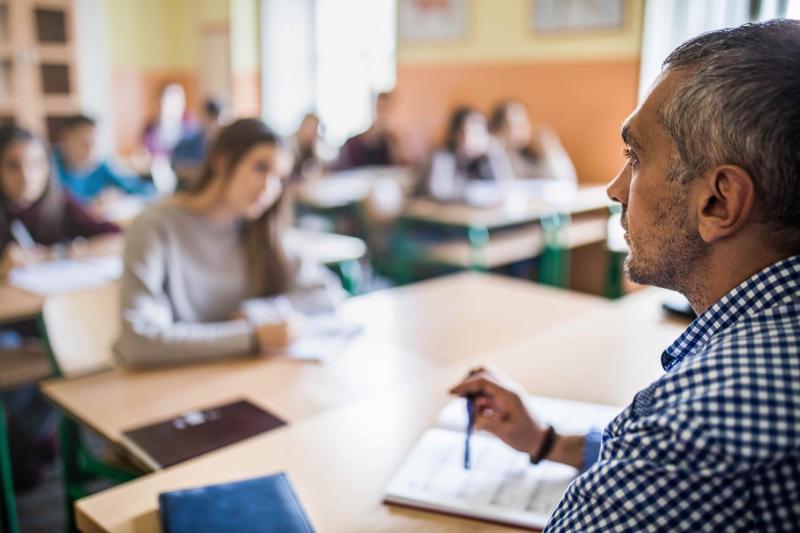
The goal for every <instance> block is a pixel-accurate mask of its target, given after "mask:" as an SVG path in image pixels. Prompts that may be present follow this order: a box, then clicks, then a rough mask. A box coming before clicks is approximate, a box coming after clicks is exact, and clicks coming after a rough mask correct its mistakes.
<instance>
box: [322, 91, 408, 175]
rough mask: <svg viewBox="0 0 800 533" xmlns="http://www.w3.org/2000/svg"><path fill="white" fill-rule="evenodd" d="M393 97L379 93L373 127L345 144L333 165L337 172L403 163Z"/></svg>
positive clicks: (389, 94) (390, 94)
mask: <svg viewBox="0 0 800 533" xmlns="http://www.w3.org/2000/svg"><path fill="white" fill-rule="evenodd" d="M392 98H393V97H392V93H380V94H378V96H377V98H376V99H375V118H374V120H373V121H372V126H370V127H369V129H368V130H367V131H365V132H364V133H360V134H358V135H356V136H355V137H351V138H350V139H348V140H347V142H345V143H344V145H343V146H342V149H341V150H340V151H339V158H338V159H337V160H336V162H335V163H334V164H333V168H334V170H347V169H349V168H356V167H364V166H389V165H402V164H403V162H404V157H403V155H402V154H401V150H400V145H399V143H398V140H397V135H396V133H395V131H394V124H393V122H394V114H393V112H394V108H393V101H392Z"/></svg>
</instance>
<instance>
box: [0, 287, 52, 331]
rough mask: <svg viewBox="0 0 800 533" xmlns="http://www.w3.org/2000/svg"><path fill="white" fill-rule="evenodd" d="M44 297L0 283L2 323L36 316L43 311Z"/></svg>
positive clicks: (0, 315)
mask: <svg viewBox="0 0 800 533" xmlns="http://www.w3.org/2000/svg"><path fill="white" fill-rule="evenodd" d="M43 303H44V297H43V296H41V295H39V294H34V293H32V292H28V291H25V290H22V289H18V288H16V287H12V286H11V285H7V284H5V283H0V324H2V323H7V322H16V321H18V320H25V319H27V318H34V317H35V316H36V315H38V314H39V313H40V312H41V311H42V304H43Z"/></svg>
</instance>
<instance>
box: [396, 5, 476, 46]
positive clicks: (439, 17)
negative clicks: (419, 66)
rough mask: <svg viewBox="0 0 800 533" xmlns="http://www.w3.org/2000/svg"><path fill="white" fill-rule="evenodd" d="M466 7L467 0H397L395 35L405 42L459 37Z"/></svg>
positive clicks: (462, 34)
mask: <svg viewBox="0 0 800 533" xmlns="http://www.w3.org/2000/svg"><path fill="white" fill-rule="evenodd" d="M468 8H469V1H468V0H398V2H397V24H398V36H399V37H400V40H402V41H406V42H418V41H457V40H459V39H463V38H464V37H466V35H467V26H468V18H469V17H468Z"/></svg>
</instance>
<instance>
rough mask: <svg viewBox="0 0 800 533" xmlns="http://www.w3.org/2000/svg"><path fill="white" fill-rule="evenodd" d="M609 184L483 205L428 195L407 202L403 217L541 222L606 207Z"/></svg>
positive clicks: (485, 223) (476, 223) (460, 222)
mask: <svg viewBox="0 0 800 533" xmlns="http://www.w3.org/2000/svg"><path fill="white" fill-rule="evenodd" d="M611 203H612V202H611V201H610V200H609V198H608V195H607V194H606V188H605V186H602V185H601V186H592V187H583V188H579V189H577V190H576V191H575V193H574V195H568V196H562V197H557V198H553V199H550V200H548V199H546V198H537V197H530V198H529V197H526V196H524V195H512V196H509V197H508V200H507V201H505V202H504V203H503V204H501V205H498V206H496V207H490V208H481V207H472V206H469V205H464V204H456V203H453V204H443V203H440V202H435V201H433V200H430V199H426V198H414V199H411V200H409V201H408V202H407V203H406V208H405V210H404V212H403V217H404V218H406V219H410V220H417V221H422V222H429V223H433V224H442V225H448V226H457V227H464V228H470V227H483V228H486V229H490V230H491V229H497V228H502V227H508V226H516V225H520V224H528V223H531V222H537V221H538V220H540V219H541V218H542V217H544V216H546V215H549V214H553V213H570V214H573V215H575V214H579V213H586V212H590V211H597V210H604V209H607V208H608V207H609V206H610V205H611Z"/></svg>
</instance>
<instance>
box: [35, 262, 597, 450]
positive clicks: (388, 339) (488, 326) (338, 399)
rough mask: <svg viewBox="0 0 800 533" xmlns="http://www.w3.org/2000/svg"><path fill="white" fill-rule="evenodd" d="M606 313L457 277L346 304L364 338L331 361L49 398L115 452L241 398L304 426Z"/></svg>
mask: <svg viewBox="0 0 800 533" xmlns="http://www.w3.org/2000/svg"><path fill="white" fill-rule="evenodd" d="M603 303H604V302H603V301H602V300H601V299H599V298H594V297H592V296H584V295H580V294H574V293H569V292H566V291H560V290H557V289H550V288H544V287H538V286H536V285H533V284H531V283H528V282H523V281H519V280H512V279H508V278H504V277H501V276H493V275H479V274H470V273H466V274H458V275H455V276H449V277H446V278H439V279H436V280H432V281H429V282H425V283H420V284H416V285H413V286H408V287H403V288H398V289H389V290H386V291H380V292H376V293H372V294H369V295H365V296H361V297H356V298H353V299H351V300H349V301H348V302H347V303H346V304H345V306H344V308H343V310H342V312H343V315H344V316H345V317H346V318H348V319H349V320H353V321H356V322H359V323H361V324H363V325H364V331H363V332H362V334H361V335H360V336H359V337H358V338H357V339H355V340H354V341H353V343H352V344H351V345H350V346H349V347H348V349H347V350H346V352H345V353H343V354H341V355H340V356H339V357H336V358H334V359H332V360H329V361H324V362H321V363H313V362H300V361H292V360H286V359H281V358H279V357H273V358H265V359H257V358H253V357H243V358H242V359H238V360H233V361H227V362H219V363H213V364H202V365H192V366H185V367H171V368H166V369H160V370H151V371H132V370H126V369H122V368H118V369H114V370H111V371H108V372H104V373H101V374H96V375H92V376H86V377H83V378H78V379H72V380H63V379H54V380H49V381H46V382H44V383H43V384H42V390H43V391H44V393H45V394H46V395H47V396H48V397H49V398H50V399H51V400H53V401H54V402H56V403H57V404H58V405H59V406H61V407H62V408H64V409H65V410H66V411H68V412H69V413H70V414H71V415H72V416H74V417H75V418H76V419H78V420H79V421H81V422H82V423H84V424H86V425H87V426H89V427H90V428H92V429H94V430H95V431H97V432H98V433H100V434H101V435H102V436H104V437H105V438H107V439H108V440H109V441H111V442H112V443H119V441H120V436H121V433H122V431H123V430H125V429H129V428H132V427H136V426H139V425H142V424H147V423H152V422H155V421H158V420H162V419H164V418H168V417H171V416H175V415H178V414H180V413H181V412H183V411H186V410H189V409H193V408H197V407H204V406H213V405H218V404H220V403H224V402H226V401H229V400H232V399H235V398H241V397H246V398H249V399H250V400H251V401H253V402H254V403H256V404H258V405H261V406H262V407H264V408H266V409H269V410H272V411H274V412H275V413H276V414H278V415H280V416H282V417H285V418H287V419H288V420H297V419H299V418H302V417H305V416H308V415H310V414H313V413H318V412H320V411H323V410H325V409H328V408H330V407H332V406H336V405H340V404H342V403H344V402H346V401H352V400H354V399H357V398H359V397H363V396H365V395H367V394H375V393H376V392H378V391H381V390H386V389H387V388H390V387H396V386H398V384H400V383H403V382H404V381H407V380H409V379H412V378H415V377H418V376H420V375H425V374H427V373H429V372H430V371H432V370H433V369H436V368H439V367H441V366H443V365H446V364H448V363H450V362H451V361H459V360H463V361H468V360H474V359H475V358H479V357H482V356H483V354H484V353H486V352H487V351H488V350H491V349H494V348H496V347H498V346H506V345H509V344H511V343H514V342H516V341H518V340H520V339H522V338H525V337H527V336H529V335H530V334H531V333H536V332H541V331H545V330H546V329H547V328H549V327H550V326H552V325H553V324H555V323H557V322H558V321H563V320H567V319H569V318H571V317H573V316H576V315H578V314H580V313H585V312H589V311H592V310H594V309H599V308H602V305H603Z"/></svg>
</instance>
